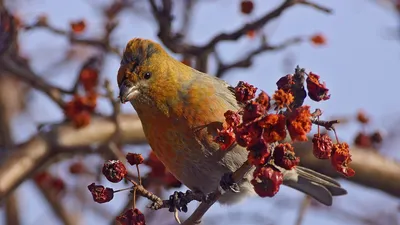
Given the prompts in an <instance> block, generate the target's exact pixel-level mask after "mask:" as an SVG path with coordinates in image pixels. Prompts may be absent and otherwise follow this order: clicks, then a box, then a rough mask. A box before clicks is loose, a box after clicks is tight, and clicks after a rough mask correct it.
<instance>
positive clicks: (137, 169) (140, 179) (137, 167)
mask: <svg viewBox="0 0 400 225" xmlns="http://www.w3.org/2000/svg"><path fill="white" fill-rule="evenodd" d="M136 171H137V175H138V179H139V184H140V185H142V178H141V177H140V170H139V165H136Z"/></svg>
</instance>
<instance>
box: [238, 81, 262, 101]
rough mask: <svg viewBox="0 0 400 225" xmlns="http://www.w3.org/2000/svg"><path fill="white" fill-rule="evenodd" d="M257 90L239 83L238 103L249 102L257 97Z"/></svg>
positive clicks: (246, 84) (244, 83)
mask: <svg viewBox="0 0 400 225" xmlns="http://www.w3.org/2000/svg"><path fill="white" fill-rule="evenodd" d="M256 91H257V88H256V87H254V86H253V85H250V84H248V83H246V82H243V81H239V83H238V84H237V85H236V87H235V96H236V100H237V101H238V102H243V103H244V102H247V101H248V100H250V99H253V98H254V96H255V95H256Z"/></svg>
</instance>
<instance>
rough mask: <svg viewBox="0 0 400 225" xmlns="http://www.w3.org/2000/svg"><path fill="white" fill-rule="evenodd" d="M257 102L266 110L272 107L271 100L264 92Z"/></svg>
mask: <svg viewBox="0 0 400 225" xmlns="http://www.w3.org/2000/svg"><path fill="white" fill-rule="evenodd" d="M256 102H257V103H259V104H261V105H263V106H264V107H265V109H266V110H269V108H270V107H271V98H270V97H269V96H268V94H267V93H265V92H264V91H261V93H260V94H259V95H258V97H257V98H256Z"/></svg>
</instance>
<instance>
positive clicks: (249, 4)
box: [240, 0, 254, 14]
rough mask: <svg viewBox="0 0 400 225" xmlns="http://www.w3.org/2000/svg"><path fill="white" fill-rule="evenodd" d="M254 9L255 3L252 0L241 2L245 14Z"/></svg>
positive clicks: (241, 8)
mask: <svg viewBox="0 0 400 225" xmlns="http://www.w3.org/2000/svg"><path fill="white" fill-rule="evenodd" d="M253 9H254V3H253V1H251V0H243V1H242V2H241V3H240V10H241V11H242V13H243V14H250V13H251V12H253Z"/></svg>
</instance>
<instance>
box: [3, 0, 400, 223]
mask: <svg viewBox="0 0 400 225" xmlns="http://www.w3.org/2000/svg"><path fill="white" fill-rule="evenodd" d="M181 1H182V0H181ZM254 1H255V5H256V7H255V13H254V15H253V16H252V18H257V17H258V16H260V15H263V14H264V13H265V12H266V11H269V10H270V9H271V8H273V7H274V6H276V5H278V4H280V2H281V0H268V1H265V0H254ZM16 2H17V3H19V4H18V9H16V11H17V13H18V14H19V15H20V16H21V17H22V18H23V19H24V20H25V21H33V19H34V18H36V16H37V15H39V14H42V13H45V14H47V16H48V18H49V21H50V22H51V24H52V25H54V26H57V27H59V28H65V29H67V28H68V25H69V21H71V20H78V19H81V18H85V19H86V20H87V21H88V22H87V24H88V30H87V32H86V33H87V35H88V36H92V35H99V34H100V33H101V32H102V30H101V25H102V21H101V20H100V19H99V17H98V16H99V15H98V14H97V13H96V10H97V9H96V8H95V7H93V6H94V5H97V3H99V2H108V1H106V0H102V1H98V0H83V1H82V0H70V1H51V0H29V1H23V0H19V1H16ZM314 2H317V3H320V4H323V5H325V6H327V7H330V8H332V9H333V10H334V14H333V15H328V14H325V13H322V12H318V11H316V10H314V9H311V8H309V7H305V6H295V7H292V8H291V9H289V10H287V11H286V12H285V13H284V14H283V15H282V16H281V17H280V18H279V19H277V20H275V21H273V22H272V23H271V24H269V25H268V26H267V27H266V29H264V32H266V33H267V34H268V38H269V39H270V41H271V43H276V44H279V43H281V42H282V41H283V40H285V39H287V38H290V37H293V36H307V35H310V34H314V33H319V32H322V33H323V34H324V35H325V36H326V37H327V41H328V44H327V45H326V46H324V47H314V46H312V45H310V44H309V43H303V44H300V45H297V46H294V47H290V48H288V49H286V50H284V51H281V52H272V53H264V54H262V55H260V56H259V57H257V58H256V60H255V61H254V65H253V67H252V68H250V69H245V70H242V69H237V70H234V71H231V72H230V73H229V74H227V76H226V77H225V79H226V80H227V81H228V82H229V83H231V84H236V83H237V82H238V81H239V80H246V81H247V82H249V83H253V84H256V85H257V86H258V87H259V88H261V89H263V90H265V91H267V92H269V91H273V90H274V89H275V82H276V80H277V79H278V78H279V77H281V76H282V75H285V74H286V73H288V72H291V71H287V70H285V69H283V68H284V67H283V60H284V59H285V58H286V57H288V56H293V57H294V59H293V63H294V64H293V66H292V67H293V68H294V66H295V65H297V64H298V65H300V66H301V67H305V68H306V69H307V70H308V71H312V72H315V73H317V74H319V75H321V77H322V79H323V80H324V81H325V82H326V83H327V86H328V88H330V92H331V95H332V96H331V99H330V100H329V101H326V102H322V103H318V104H315V103H313V102H311V101H308V102H306V103H307V104H310V105H311V106H312V107H319V108H322V109H323V111H324V115H325V116H326V117H329V116H333V115H336V116H337V115H346V116H353V115H355V113H356V111H357V110H359V109H363V110H365V111H367V112H368V114H369V115H371V116H372V118H373V126H374V127H378V128H383V129H385V128H390V127H391V125H393V121H394V120H396V119H397V124H398V123H399V121H398V114H399V112H400V104H399V103H400V101H399V100H398V97H397V96H398V94H397V92H396V91H397V88H398V83H399V82H400V78H399V77H400V76H399V72H398V65H399V64H398V62H399V60H400V59H399V57H400V46H399V43H400V42H399V41H398V39H396V37H395V36H394V35H393V33H394V31H395V29H396V28H397V27H398V26H399V25H398V17H397V16H396V14H395V13H394V12H392V11H391V10H389V9H387V8H383V7H380V6H379V5H377V4H376V3H374V1H369V0H353V1H332V0H331V1H323V0H316V1H314ZM21 3H24V4H21ZM143 5H144V6H145V5H146V4H140V5H139V6H140V7H142V6H143ZM238 5H239V1H238V0H218V1H209V0H208V1H204V2H203V3H201V4H199V5H198V6H197V10H196V11H195V12H194V14H193V21H192V29H191V30H190V33H189V36H188V38H187V39H188V41H190V42H191V43H195V44H203V43H206V42H207V41H208V40H209V39H210V38H211V37H213V36H214V35H215V34H217V33H219V32H221V30H224V31H231V30H233V29H235V28H237V27H239V26H240V25H241V24H243V22H246V21H250V20H251V18H249V17H245V16H242V15H240V14H239V13H238ZM145 10H146V8H144V10H131V12H125V13H123V14H122V15H121V21H120V27H119V28H117V30H116V31H115V33H114V34H113V41H114V42H115V43H116V44H118V45H119V46H120V47H121V48H122V47H124V45H125V44H126V42H127V41H128V40H129V39H131V38H133V37H143V38H150V39H154V40H157V41H158V39H157V37H156V29H155V25H156V24H155V23H154V21H153V19H152V17H151V16H149V14H147V16H146V13H143V12H142V11H145ZM84 35H86V34H84ZM256 40H257V39H255V40H251V39H248V38H242V39H240V40H239V41H237V42H226V43H223V44H220V45H218V48H217V49H218V50H219V52H220V54H221V56H222V58H223V60H224V61H225V62H230V61H234V60H235V59H236V58H240V57H242V56H243V55H244V54H246V52H248V51H250V50H251V49H253V48H255V47H257V44H258V42H257V41H256ZM20 41H21V43H22V46H21V47H22V52H23V54H25V55H26V56H28V57H29V58H30V59H31V62H32V66H33V68H34V69H35V71H37V72H38V73H39V74H41V75H43V76H46V77H47V78H48V80H49V81H50V82H52V83H54V84H57V85H60V86H69V85H70V84H71V83H72V82H73V80H74V79H73V78H72V77H71V76H75V75H76V74H77V73H78V70H79V68H80V65H81V60H72V61H69V62H68V63H66V64H63V65H59V64H57V66H55V63H57V62H59V61H60V60H62V59H63V58H64V54H65V49H66V47H67V46H68V42H67V40H66V39H64V38H62V37H59V36H54V35H53V34H49V33H48V32H47V31H34V32H27V33H25V34H23V35H21V37H20ZM86 56H87V53H85V54H83V53H82V54H81V55H80V56H79V57H81V58H84V57H86ZM118 66H119V58H118V57H116V56H109V57H107V61H106V62H105V67H104V71H103V72H102V76H103V77H107V78H109V79H110V80H111V82H112V84H113V85H114V87H115V88H116V79H115V76H116V71H117V69H118ZM210 69H211V71H213V69H215V68H214V66H213V65H211V68H210ZM43 109H46V110H43ZM99 109H100V110H101V111H103V112H110V108H109V107H108V105H107V103H106V102H101V103H100V106H99ZM123 111H124V112H130V113H133V109H132V108H131V107H130V106H128V104H126V105H124V106H123ZM61 118H62V112H61V111H60V110H59V109H58V108H57V106H55V105H53V104H52V103H51V101H50V100H49V99H47V98H46V97H44V96H43V95H42V94H41V93H35V94H34V95H33V96H32V100H31V103H30V107H29V111H28V112H27V113H25V114H24V115H21V116H20V117H18V118H17V119H15V120H14V121H13V123H14V136H15V139H16V140H18V141H23V140H25V139H26V138H27V137H29V136H30V135H31V134H32V132H34V131H35V128H34V126H33V123H32V122H42V121H57V120H60V119H61ZM358 129H359V127H358V126H357V125H355V124H350V125H345V126H341V127H339V135H340V138H341V139H342V140H346V141H351V140H352V138H353V136H354V134H355V132H356V131H357V130H358ZM385 146H386V148H390V147H393V145H385ZM394 157H399V154H398V153H397V155H394ZM80 182H82V183H83V185H86V183H88V182H89V181H88V180H84V179H82V180H81V181H80ZM105 184H107V183H105ZM343 184H344V186H345V187H346V188H348V189H349V195H348V196H346V197H342V198H338V199H336V200H335V202H334V204H336V205H338V206H340V207H344V208H350V210H353V211H354V213H356V214H357V215H358V214H360V215H363V216H368V215H367V214H366V213H365V212H369V213H370V214H373V213H375V214H376V215H378V214H379V215H380V216H381V217H384V215H386V214H385V213H388V212H391V210H394V209H395V207H396V204H398V200H395V199H393V198H391V197H390V196H387V195H385V194H382V193H379V191H374V190H369V189H365V188H362V187H358V186H356V185H353V184H350V183H347V182H343ZM18 193H20V194H21V203H20V205H21V207H23V208H24V209H25V210H24V217H23V218H22V222H23V225H33V224H59V223H58V221H56V220H54V216H52V214H51V213H49V209H48V208H46V207H47V206H46V204H45V203H44V202H43V200H42V199H41V198H40V197H38V196H40V195H37V193H36V190H34V189H33V188H32V185H31V184H30V183H29V182H28V183H25V184H23V185H22V186H21V188H19V189H18ZM35 193H36V194H35ZM84 194H85V193H84ZM86 194H89V193H86ZM22 196H24V197H22ZM86 197H88V196H86ZM89 197H90V196H89ZM123 198H124V195H123V194H120V195H117V198H116V200H115V201H114V202H116V203H112V204H109V205H101V206H97V207H98V208H101V207H102V208H103V210H104V209H106V210H108V211H110V212H116V211H118V207H119V205H118V204H117V202H118V199H121V201H122V200H123ZM300 199H302V195H301V194H300V193H297V192H295V191H292V190H289V189H288V188H283V189H282V190H281V192H280V193H279V194H278V195H277V196H276V197H275V198H274V199H260V198H254V199H249V200H248V201H246V202H244V203H243V204H240V205H237V206H233V207H221V206H219V205H214V206H213V209H212V210H211V211H210V212H209V213H208V215H207V216H208V218H209V219H210V220H211V217H212V216H218V215H221V214H222V215H233V214H235V212H242V211H246V212H247V211H249V212H252V213H258V215H259V216H260V217H261V218H263V217H267V218H269V219H272V221H275V222H276V223H275V224H278V222H280V224H293V223H294V220H295V218H296V215H297V208H298V205H299V203H300V202H299V200H300ZM279 202H286V204H287V202H290V203H289V205H292V206H291V207H288V206H285V207H288V209H286V210H284V208H283V207H280V208H279V207H274V205H278V203H279ZM66 204H67V205H68V206H69V208H73V206H74V202H73V201H72V200H67V201H66ZM88 204H92V203H90V202H89V203H88ZM377 204H378V205H380V206H382V210H380V209H376V207H375V206H376V205H377ZM359 206H362V207H359ZM383 206H385V207H383ZM193 207H194V205H193V206H192V208H193ZM26 208H28V209H29V210H26ZM260 208H261V210H260ZM273 208H275V209H273ZM335 208H336V207H335ZM272 209H273V211H272V212H271V211H270V210H272ZM78 210H80V209H78ZM330 211H333V209H329V210H326V211H322V212H321V211H316V210H313V211H312V212H310V213H309V214H307V216H306V218H305V223H304V224H321V223H322V222H323V223H324V224H327V225H328V224H329V225H334V224H342V223H343V218H341V217H338V216H337V214H335V216H332V215H330V214H329V212H330ZM84 212H85V214H84V216H85V217H84V218H85V220H86V224H99V225H100V224H108V222H107V221H99V219H97V218H98V216H96V215H95V214H93V213H92V212H88V210H85V211H84ZM380 213H381V214H380ZM171 218H172V215H171ZM385 218H386V217H385ZM206 219H207V218H206ZM327 219H328V220H329V221H327ZM396 219H397V221H399V218H396ZM235 221H237V224H244V223H243V221H240V220H235ZM347 222H349V221H347ZM0 224H1V222H0ZM231 224H234V223H231ZM259 224H267V223H259ZM349 224H350V223H349ZM351 224H362V223H360V222H357V221H351Z"/></svg>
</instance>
